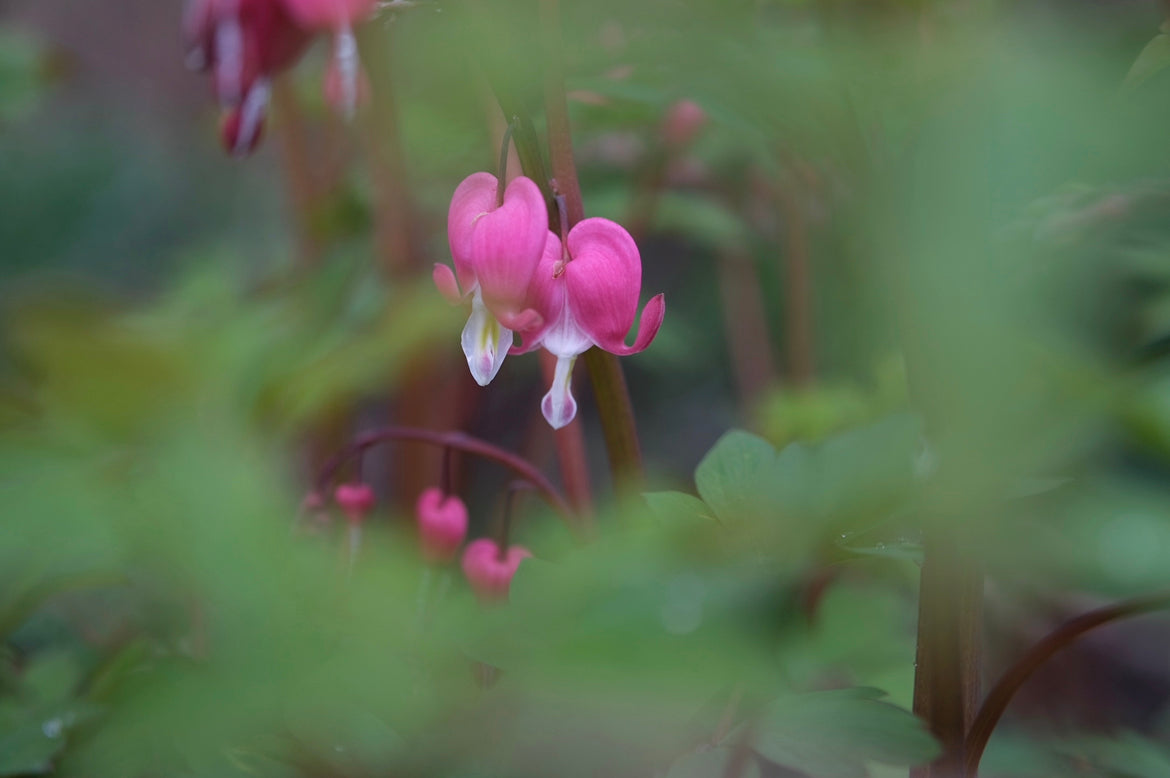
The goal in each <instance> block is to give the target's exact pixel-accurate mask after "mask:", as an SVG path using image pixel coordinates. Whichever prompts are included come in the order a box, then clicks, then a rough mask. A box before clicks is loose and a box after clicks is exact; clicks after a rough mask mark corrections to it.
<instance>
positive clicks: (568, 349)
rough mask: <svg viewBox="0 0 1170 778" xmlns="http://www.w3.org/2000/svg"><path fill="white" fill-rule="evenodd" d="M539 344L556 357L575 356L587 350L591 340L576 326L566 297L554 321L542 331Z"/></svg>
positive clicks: (591, 343) (591, 342) (569, 302)
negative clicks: (542, 334)
mask: <svg viewBox="0 0 1170 778" xmlns="http://www.w3.org/2000/svg"><path fill="white" fill-rule="evenodd" d="M540 343H541V345H542V346H544V347H545V349H547V350H548V352H549V353H550V354H553V355H554V356H557V357H575V356H577V355H578V354H582V353H584V352H586V351H588V350H589V347H590V346H592V345H593V341H592V340H590V339H589V336H588V335H586V334H585V332H584V331H583V330H582V329H581V328H580V327H578V326H577V321H576V319H574V318H573V309H572V305H571V301H570V300H568V299H566V300H565V305H564V307H563V308H561V313H560V316H558V317H557V320H556V322H554V323H553V325H552V326H551V327H549V328H548V330H547V331H546V332H545V333H544V336H543V337H542V338H541V342H540Z"/></svg>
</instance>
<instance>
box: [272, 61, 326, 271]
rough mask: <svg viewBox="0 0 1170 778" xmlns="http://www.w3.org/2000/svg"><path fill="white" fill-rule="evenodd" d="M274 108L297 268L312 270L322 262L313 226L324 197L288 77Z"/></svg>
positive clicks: (276, 89)
mask: <svg viewBox="0 0 1170 778" xmlns="http://www.w3.org/2000/svg"><path fill="white" fill-rule="evenodd" d="M272 108H273V112H274V113H275V115H276V116H275V118H276V119H277V122H276V125H277V128H278V133H277V134H278V135H279V136H280V160H281V163H282V166H283V167H284V174H285V179H286V181H287V182H288V194H289V199H290V205H291V206H292V217H293V225H294V228H295V230H296V240H297V249H296V250H297V265H298V266H299V267H311V266H313V265H315V264H317V262H318V261H319V260H320V258H321V251H322V245H321V240H320V238H319V237H318V235H317V232H316V230H315V229H314V225H313V221H314V219H313V214H314V212H315V211H316V209H317V206H318V203H319V201H320V199H321V196H322V190H323V189H325V190H326V191H327V189H328V188H330V187H324V186H322V185H321V183H323V182H319V178H318V174H319V172H320V171H314V170H313V164H312V159H313V154H312V152H311V151H310V150H309V138H308V130H307V127H306V122H305V114H304V111H303V110H302V109H301V105H300V101H299V100H298V99H297V94H296V90H295V89H294V88H293V85H292V83H291V82H290V81H289V76H287V75H285V76H281V77H280V78H278V79H276V82H275V83H274V84H273V87H272Z"/></svg>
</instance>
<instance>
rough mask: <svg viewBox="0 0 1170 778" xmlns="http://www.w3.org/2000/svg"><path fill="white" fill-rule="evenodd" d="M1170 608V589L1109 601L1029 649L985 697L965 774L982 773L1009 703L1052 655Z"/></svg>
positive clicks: (973, 776) (967, 751)
mask: <svg viewBox="0 0 1170 778" xmlns="http://www.w3.org/2000/svg"><path fill="white" fill-rule="evenodd" d="M1168 609H1170V591H1166V592H1158V593H1157V594H1151V595H1147V596H1145V597H1135V598H1134V599H1132V600H1123V601H1122V602H1118V603H1114V604H1113V605H1107V606H1105V607H1103V608H1098V609H1097V610H1094V611H1089V612H1088V613H1082V614H1081V615H1080V616H1076V617H1075V618H1072V619H1070V620H1068V621H1066V622H1065V623H1064V624H1062V625H1060V626H1059V627H1057V628H1056V629H1055V630H1053V631H1052V632H1050V633H1048V634H1047V635H1045V636H1044V637H1043V638H1041V640H1040V641H1039V642H1038V643H1036V644H1035V645H1034V646H1032V648H1030V649H1029V650H1028V652H1027V653H1025V654H1024V655H1023V656H1022V657H1020V659H1019V660H1018V661H1017V662H1016V663H1015V664H1014V665H1012V666H1011V667H1009V668H1008V670H1007V672H1005V673H1004V674H1003V677H1001V678H1000V679H999V682H998V683H996V685H995V688H993V689H992V690H991V691H990V692H989V693H988V694H987V698H986V699H985V700H984V701H983V705H982V706H981V707H980V708H979V712H978V713H977V714H976V716H975V721H974V722H973V723H972V724H971V729H970V731H968V732H967V739H966V743H965V745H964V747H963V753H964V765H963V776H965V778H976V776H977V775H978V774H979V761H980V760H981V759H982V758H983V750H984V749H985V748H986V747H987V742H988V741H989V740H990V739H991V733H992V732H994V731H995V725H996V724H997V723H998V722H999V719H1000V717H1002V716H1003V714H1004V711H1006V710H1007V707H1008V704H1009V703H1010V702H1011V701H1012V698H1013V697H1014V696H1015V695H1016V692H1018V691H1019V690H1020V687H1022V686H1023V685H1024V683H1025V682H1027V680H1028V679H1029V678H1031V677H1032V674H1033V673H1035V672H1036V671H1037V670H1038V669H1040V667H1041V666H1042V665H1044V663H1046V662H1047V661H1048V660H1049V659H1051V658H1052V657H1053V656H1054V655H1055V654H1056V653H1057V652H1058V651H1060V650H1061V649H1064V648H1067V647H1068V646H1070V645H1072V644H1073V643H1074V642H1076V641H1077V640H1078V639H1079V638H1080V637H1081V636H1083V635H1084V634H1085V633H1087V632H1090V631H1092V630H1094V629H1096V628H1097V627H1102V626H1105V625H1106V624H1111V623H1113V622H1115V621H1120V620H1121V619H1127V618H1130V617H1132V616H1140V615H1142V614H1144V613H1151V612H1153V611H1160V610H1168Z"/></svg>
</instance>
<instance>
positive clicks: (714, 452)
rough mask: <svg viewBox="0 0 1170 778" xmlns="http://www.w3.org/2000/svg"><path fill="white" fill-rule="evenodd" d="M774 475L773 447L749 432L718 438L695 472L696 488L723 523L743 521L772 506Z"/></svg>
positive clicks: (729, 434)
mask: <svg viewBox="0 0 1170 778" xmlns="http://www.w3.org/2000/svg"><path fill="white" fill-rule="evenodd" d="M775 471H776V451H775V449H773V448H772V444H771V443H769V442H768V441H766V440H764V439H763V438H760V437H757V436H756V435H752V434H751V433H748V432H742V431H739V430H733V431H731V432H728V433H727V434H725V435H724V436H723V437H721V438H720V439H719V440H718V441H717V442H716V443H715V445H714V446H713V447H712V448H711V450H710V451H708V452H707V455H706V456H704V457H703V460H702V461H701V462H699V466H698V467H697V468H696V469H695V486H696V487H697V488H698V490H699V496H700V497H702V498H703V502H705V503H706V504H707V505H709V506H711V509H712V510H714V511H715V515H716V516H717V517H718V518H719V519H720V520H721V521H723V522H736V521H742V520H743V519H744V517H745V514H747V515H748V516H755V515H756V514H758V513H759V512H760V511H767V510H769V509H770V508H771V507H772V506H771V500H770V499H769V496H770V490H771V488H772V485H773V483H774V481H773V479H774V477H775Z"/></svg>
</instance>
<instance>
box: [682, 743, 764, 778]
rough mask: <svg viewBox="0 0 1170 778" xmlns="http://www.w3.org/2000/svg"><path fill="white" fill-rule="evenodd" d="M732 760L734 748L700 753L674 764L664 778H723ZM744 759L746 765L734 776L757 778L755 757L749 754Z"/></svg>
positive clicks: (758, 769)
mask: <svg viewBox="0 0 1170 778" xmlns="http://www.w3.org/2000/svg"><path fill="white" fill-rule="evenodd" d="M734 759H736V749H735V747H734V746H732V747H723V748H712V749H709V750H707V751H700V752H699V753H697V754H690V755H688V756H684V757H683V758H682V759H679V760H678V761H677V762H675V763H674V764H673V765H672V766H671V768H670V771H669V772H668V773H667V774H666V778H723V776H725V775H727V774H728V773H727V771H728V766H729V764H731V763H732V761H733V760H734ZM744 759H745V760H746V763H745V764H744V765H743V767H742V768H741V769H740V770H738V771H737V772H736V774H737V775H739V776H742V778H759V777H760V766H759V765H758V764H756V760H755V757H753V756H752V755H751V754H750V752H749V753H747V754H745V755H744Z"/></svg>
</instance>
